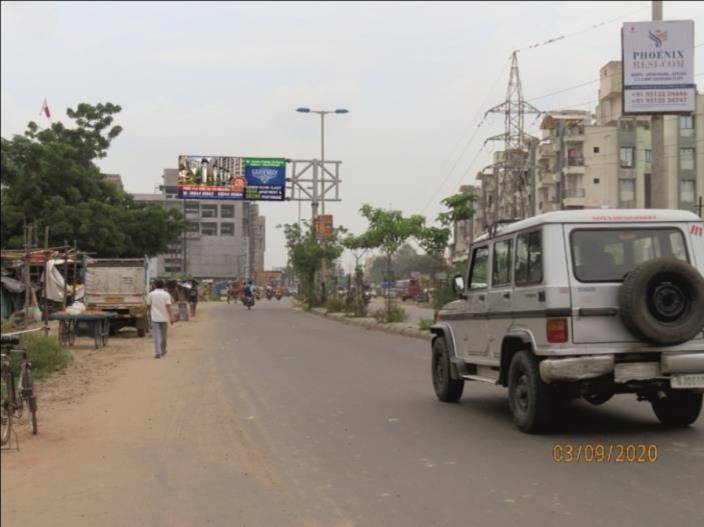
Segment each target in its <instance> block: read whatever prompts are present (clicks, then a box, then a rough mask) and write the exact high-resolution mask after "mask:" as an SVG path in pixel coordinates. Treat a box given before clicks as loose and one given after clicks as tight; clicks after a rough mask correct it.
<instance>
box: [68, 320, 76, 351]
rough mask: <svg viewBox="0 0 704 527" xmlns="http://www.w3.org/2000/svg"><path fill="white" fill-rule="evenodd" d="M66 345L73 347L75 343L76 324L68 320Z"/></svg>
mask: <svg viewBox="0 0 704 527" xmlns="http://www.w3.org/2000/svg"><path fill="white" fill-rule="evenodd" d="M68 328H69V331H68V345H69V346H73V345H74V344H75V343H76V323H75V322H74V321H73V320H70V321H69V323H68Z"/></svg>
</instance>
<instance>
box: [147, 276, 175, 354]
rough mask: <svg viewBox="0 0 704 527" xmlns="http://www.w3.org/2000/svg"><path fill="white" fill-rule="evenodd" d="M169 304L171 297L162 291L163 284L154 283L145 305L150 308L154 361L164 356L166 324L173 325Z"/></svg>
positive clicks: (160, 282)
mask: <svg viewBox="0 0 704 527" xmlns="http://www.w3.org/2000/svg"><path fill="white" fill-rule="evenodd" d="M171 304H172V302H171V295H170V294H169V293H167V292H166V291H165V290H164V282H163V281H161V280H157V281H156V282H154V291H152V292H151V293H149V296H147V305H148V306H151V316H152V334H153V335H154V348H155V351H156V353H155V355H154V358H155V359H158V358H160V357H162V356H163V355H166V328H167V325H166V324H167V323H169V324H173V323H174V322H173V319H172V317H171V310H170V306H171Z"/></svg>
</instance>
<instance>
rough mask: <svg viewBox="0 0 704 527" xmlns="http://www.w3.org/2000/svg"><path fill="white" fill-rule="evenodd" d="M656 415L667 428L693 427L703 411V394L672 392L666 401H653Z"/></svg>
mask: <svg viewBox="0 0 704 527" xmlns="http://www.w3.org/2000/svg"><path fill="white" fill-rule="evenodd" d="M650 404H652V405H653V411H654V412H655V415H656V416H657V418H658V419H659V420H660V422H661V423H662V424H664V425H665V426H671V427H674V428H683V427H685V426H689V425H691V424H692V423H693V422H694V421H696V420H697V417H699V413H700V412H701V410H702V394H701V393H695V392H690V391H686V390H670V391H669V392H668V393H667V397H665V398H664V399H653V400H652V401H651V402H650Z"/></svg>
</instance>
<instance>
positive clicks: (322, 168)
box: [296, 107, 349, 221]
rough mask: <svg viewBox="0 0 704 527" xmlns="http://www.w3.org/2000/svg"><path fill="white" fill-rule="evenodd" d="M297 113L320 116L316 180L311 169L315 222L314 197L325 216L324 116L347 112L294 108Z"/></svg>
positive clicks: (341, 109)
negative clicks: (318, 159) (318, 171)
mask: <svg viewBox="0 0 704 527" xmlns="http://www.w3.org/2000/svg"><path fill="white" fill-rule="evenodd" d="M296 111H297V112H299V113H317V114H318V115H320V162H319V163H318V164H319V165H320V174H318V177H317V180H316V177H315V174H316V171H315V168H316V167H313V179H314V180H316V181H314V183H313V186H314V194H313V196H314V198H313V203H312V204H313V208H314V210H313V220H314V221H315V216H317V215H318V210H317V209H318V200H317V199H316V198H315V196H319V197H320V209H321V213H322V214H325V116H326V115H327V114H329V113H336V114H345V113H349V110H346V109H344V108H338V109H337V110H311V109H310V108H306V107H302V108H296ZM318 184H320V191H318Z"/></svg>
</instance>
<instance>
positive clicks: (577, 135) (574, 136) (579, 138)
mask: <svg viewBox="0 0 704 527" xmlns="http://www.w3.org/2000/svg"><path fill="white" fill-rule="evenodd" d="M565 141H570V142H573V143H583V142H584V128H583V127H581V126H578V127H575V128H571V129H569V130H567V133H566V134H565Z"/></svg>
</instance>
